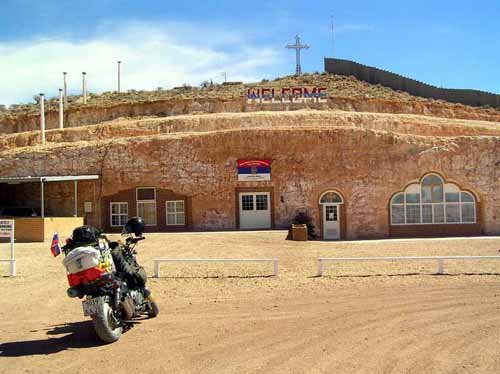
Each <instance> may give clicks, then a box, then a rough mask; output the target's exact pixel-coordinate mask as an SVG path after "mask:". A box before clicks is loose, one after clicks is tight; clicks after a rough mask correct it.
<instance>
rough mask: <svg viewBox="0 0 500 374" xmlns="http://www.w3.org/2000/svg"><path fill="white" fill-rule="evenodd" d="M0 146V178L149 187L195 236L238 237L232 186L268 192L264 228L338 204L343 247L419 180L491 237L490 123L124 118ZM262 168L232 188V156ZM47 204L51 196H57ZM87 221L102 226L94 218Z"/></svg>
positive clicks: (499, 137)
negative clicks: (434, 182) (458, 201)
mask: <svg viewBox="0 0 500 374" xmlns="http://www.w3.org/2000/svg"><path fill="white" fill-rule="evenodd" d="M48 141H49V143H48V144H47V145H45V146H40V145H37V144H36V134H35V133H34V134H29V133H26V134H22V135H21V134H20V135H11V136H7V137H3V138H2V139H1V143H0V144H1V147H2V148H1V149H2V150H1V151H0V152H1V153H0V176H16V175H17V176H25V175H80V174H98V175H100V176H101V179H100V180H99V182H97V183H93V184H92V183H90V182H88V183H89V186H88V187H87V188H85V191H82V192H81V193H82V194H86V195H85V196H82V201H83V200H85V199H91V200H92V201H93V202H94V203H95V204H96V206H99V204H100V201H101V199H102V198H103V197H105V196H110V195H113V194H116V193H118V192H119V191H123V190H127V189H131V188H132V189H133V188H135V187H137V186H154V187H157V188H162V189H167V190H171V191H173V192H174V193H176V194H180V195H185V196H188V197H189V198H190V199H191V200H190V201H191V205H192V208H191V209H192V211H191V215H192V227H191V229H194V230H206V229H209V230H220V229H236V228H237V210H238V208H237V201H236V197H235V191H236V190H237V189H238V188H269V189H271V190H272V191H273V195H272V196H273V206H274V226H275V227H277V228H286V227H288V225H289V224H290V222H291V220H292V219H293V217H294V216H295V214H296V212H297V210H306V211H307V212H308V213H309V214H310V215H311V216H312V217H313V219H314V221H315V224H316V225H317V226H318V227H319V226H320V225H321V222H320V221H321V212H320V210H319V209H320V208H319V206H318V200H319V197H320V196H321V194H322V192H324V191H326V190H329V189H334V190H336V191H339V192H340V193H341V194H342V195H343V197H344V199H345V202H344V208H345V220H346V233H345V235H346V236H345V238H349V239H352V238H377V237H387V236H389V235H390V216H389V201H390V199H391V197H392V196H393V194H394V193H396V192H398V191H401V190H402V189H404V187H405V186H406V185H407V184H409V183H410V182H413V181H417V180H418V179H419V178H420V177H422V176H423V175H424V174H426V173H428V172H438V173H439V174H441V175H443V176H444V177H445V178H446V180H447V181H452V182H455V183H457V184H459V185H460V186H461V187H462V188H464V189H467V190H470V191H472V192H473V193H474V194H475V196H476V198H477V199H478V200H479V203H478V223H479V224H480V228H481V231H482V232H484V233H487V234H500V220H499V218H500V195H499V194H498V191H499V190H500V130H499V127H498V124H497V123H492V122H470V123H469V122H467V121H458V120H450V119H433V118H430V117H419V116H406V115H386V114H366V113H345V112H332V111H323V112H320V111H298V112H276V113H235V114H220V115H219V114H213V115H199V116H186V117H175V118H169V119H144V120H141V121H131V122H128V121H123V122H116V123H113V124H109V125H99V126H90V127H85V128H79V129H68V130H64V131H53V132H50V133H49V135H48ZM252 158H261V159H270V160H272V177H271V181H265V182H240V181H238V180H237V174H236V161H237V160H238V159H252ZM56 195H57V194H56ZM88 219H89V222H91V223H94V224H97V225H101V224H103V222H102V220H103V219H105V217H104V218H103V216H102V214H101V212H100V211H99V210H96V212H94V213H92V214H91V215H89V217H88Z"/></svg>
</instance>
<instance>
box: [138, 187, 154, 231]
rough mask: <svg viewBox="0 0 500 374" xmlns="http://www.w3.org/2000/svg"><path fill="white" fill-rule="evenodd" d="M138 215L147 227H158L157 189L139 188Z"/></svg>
mask: <svg viewBox="0 0 500 374" xmlns="http://www.w3.org/2000/svg"><path fill="white" fill-rule="evenodd" d="M136 197H137V215H138V216H139V217H142V219H143V220H144V224H145V225H146V226H156V189H155V188H154V187H137V189H136Z"/></svg>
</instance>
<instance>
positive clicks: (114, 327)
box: [92, 298, 123, 343]
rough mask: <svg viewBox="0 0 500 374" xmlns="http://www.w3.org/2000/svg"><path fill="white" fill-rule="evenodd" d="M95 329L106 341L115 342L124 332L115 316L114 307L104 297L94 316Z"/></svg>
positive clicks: (100, 337)
mask: <svg viewBox="0 0 500 374" xmlns="http://www.w3.org/2000/svg"><path fill="white" fill-rule="evenodd" d="M92 321H93V323H94V329H95V332H96V334H97V336H98V337H99V339H101V340H102V341H103V342H105V343H114V342H116V341H117V340H118V339H120V336H121V335H122V332H123V327H122V326H121V323H120V321H119V320H118V319H117V318H116V317H115V315H114V312H113V308H111V306H110V305H109V300H108V299H107V298H104V299H103V301H102V303H101V306H100V308H99V311H98V312H97V314H94V315H93V316H92Z"/></svg>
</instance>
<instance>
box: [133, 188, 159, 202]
mask: <svg viewBox="0 0 500 374" xmlns="http://www.w3.org/2000/svg"><path fill="white" fill-rule="evenodd" d="M153 200H156V189H155V188H154V187H137V201H153Z"/></svg>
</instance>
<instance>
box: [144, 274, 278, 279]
mask: <svg viewBox="0 0 500 374" xmlns="http://www.w3.org/2000/svg"><path fill="white" fill-rule="evenodd" d="M275 277H276V276H275V275H274V274H270V275H198V276H197V275H192V276H190V275H179V276H166V277H165V276H161V277H159V278H154V279H255V278H275Z"/></svg>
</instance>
